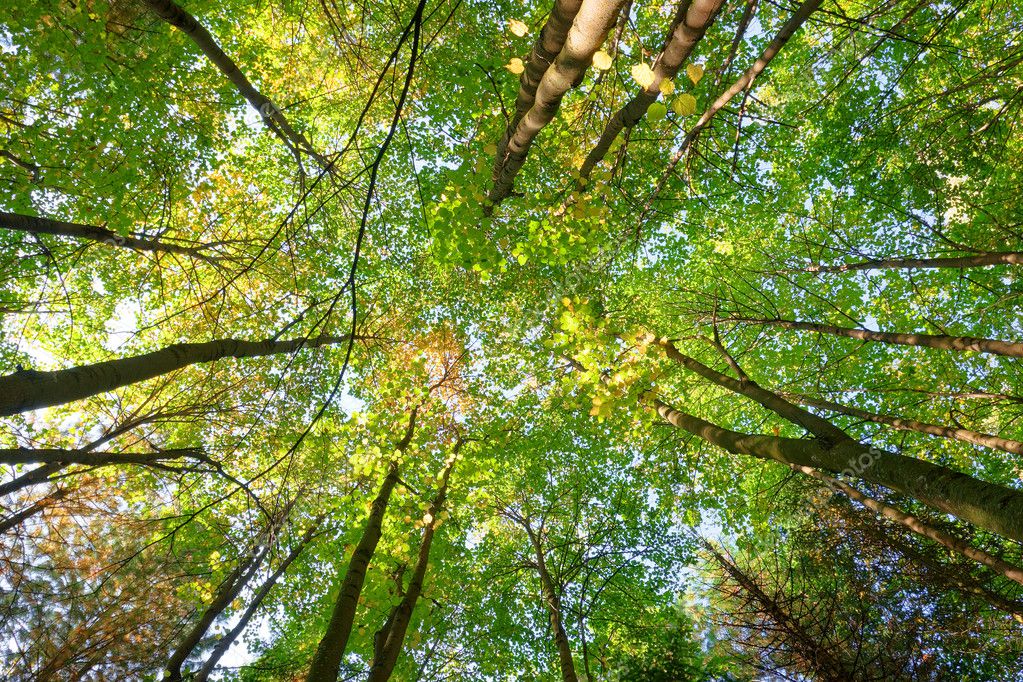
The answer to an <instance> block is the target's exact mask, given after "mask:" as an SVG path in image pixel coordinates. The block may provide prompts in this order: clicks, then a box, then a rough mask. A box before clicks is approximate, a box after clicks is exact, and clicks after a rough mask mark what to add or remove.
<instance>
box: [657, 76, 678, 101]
mask: <svg viewBox="0 0 1023 682" xmlns="http://www.w3.org/2000/svg"><path fill="white" fill-rule="evenodd" d="M657 87H658V89H659V90H660V91H661V94H662V95H664V96H665V97H669V96H671V95H672V94H674V92H675V81H672V80H668V79H664V80H663V81H661V84H660V85H658V86H657Z"/></svg>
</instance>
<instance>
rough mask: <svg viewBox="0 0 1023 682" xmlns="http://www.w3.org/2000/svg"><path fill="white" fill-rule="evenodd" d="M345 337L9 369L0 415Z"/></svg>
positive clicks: (182, 348) (197, 347)
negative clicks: (65, 366)
mask: <svg viewBox="0 0 1023 682" xmlns="http://www.w3.org/2000/svg"><path fill="white" fill-rule="evenodd" d="M350 338H351V337H348V336H317V337H312V338H302V339H290V340H286V341H275V340H273V339H266V340H264V341H242V340H240V339H218V340H215V341H206V342H205V343H176V344H174V345H171V346H167V347H166V348H162V349H160V350H157V351H153V352H151V353H143V354H142V355H135V356H132V357H127V358H121V359H118V360H106V361H104V362H97V363H94V364H91V365H79V366H78V367H71V368H70V369H60V370H55V371H52V372H38V371H35V370H19V371H17V372H15V373H14V374H7V375H5V376H2V377H0V417H7V416H10V415H12V414H18V413H19V412H25V411H28V410H35V409H38V408H40V407H50V406H52V405H63V404H64V403H70V402H73V401H75V400H81V399H82V398H88V397H89V396H92V395H96V394H99V393H106V392H107V391H112V390H114V389H116V388H120V387H121V386H128V385H129V384H134V383H138V382H140V381H145V380H146V379H152V378H153V377H157V376H160V375H163V374H167V373H169V372H173V371H175V370H178V369H181V368H183V367H188V366H189V365H194V364H200V363H206V362H213V361H214V360H219V359H221V358H227V357H232V358H254V357H262V356H265V355H276V354H280V353H293V352H295V351H298V350H300V349H303V348H317V347H320V346H326V345H330V344H337V343H345V342H347V341H348V340H349V339H350ZM355 338H356V339H358V338H362V337H358V336H356V337H355Z"/></svg>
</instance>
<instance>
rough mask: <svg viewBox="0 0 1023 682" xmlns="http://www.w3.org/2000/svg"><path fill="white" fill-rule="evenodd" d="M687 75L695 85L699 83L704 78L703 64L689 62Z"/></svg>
mask: <svg viewBox="0 0 1023 682" xmlns="http://www.w3.org/2000/svg"><path fill="white" fill-rule="evenodd" d="M686 75H687V76H689V80H691V81H692V82H693V85H699V84H700V79H701V78H703V64H689V65H688V66H686Z"/></svg>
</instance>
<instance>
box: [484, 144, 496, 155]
mask: <svg viewBox="0 0 1023 682" xmlns="http://www.w3.org/2000/svg"><path fill="white" fill-rule="evenodd" d="M483 153H484V154H496V153H497V145H496V144H494V143H490V144H488V145H487V146H486V147H484V148H483Z"/></svg>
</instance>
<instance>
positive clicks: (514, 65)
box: [504, 57, 526, 76]
mask: <svg viewBox="0 0 1023 682" xmlns="http://www.w3.org/2000/svg"><path fill="white" fill-rule="evenodd" d="M504 68H506V69H508V70H509V71H511V72H512V73H514V74H515V75H516V76H517V75H519V74H520V73H522V72H523V71H525V70H526V65H525V64H523V63H522V60H521V59H519V58H518V57H512V58H511V61H510V62H508V63H507V64H505V65H504Z"/></svg>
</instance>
